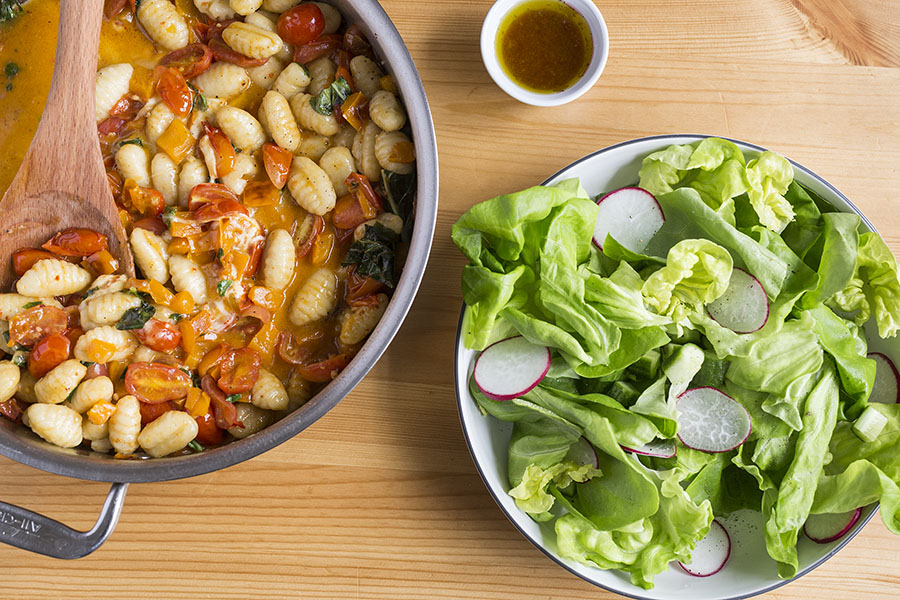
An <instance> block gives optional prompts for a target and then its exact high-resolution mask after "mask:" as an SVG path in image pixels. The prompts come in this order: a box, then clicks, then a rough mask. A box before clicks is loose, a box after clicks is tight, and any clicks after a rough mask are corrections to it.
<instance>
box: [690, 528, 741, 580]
mask: <svg viewBox="0 0 900 600" xmlns="http://www.w3.org/2000/svg"><path fill="white" fill-rule="evenodd" d="M730 556H731V536H729V535H728V531H727V530H726V529H725V526H724V525H722V524H721V523H719V522H718V521H716V520H713V522H712V523H710V524H709V533H707V534H706V536H704V537H703V539H701V540H700V541H699V542H697V546H696V547H695V548H694V551H693V552H691V562H689V563H683V562H681V561H679V562H678V564H679V565H681V568H682V569H684V572H685V573H687V574H688V575H693V576H694V577H709V576H710V575H715V574H716V573H718V572H719V571H721V570H722V567H724V566H725V563H727V562H728V558H729V557H730Z"/></svg>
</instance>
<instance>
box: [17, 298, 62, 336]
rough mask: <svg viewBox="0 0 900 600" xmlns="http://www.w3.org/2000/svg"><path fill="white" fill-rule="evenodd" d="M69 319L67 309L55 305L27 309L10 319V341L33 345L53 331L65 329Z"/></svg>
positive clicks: (58, 331) (57, 331)
mask: <svg viewBox="0 0 900 600" xmlns="http://www.w3.org/2000/svg"><path fill="white" fill-rule="evenodd" d="M68 321H69V318H68V316H67V315H66V311H64V310H63V309H61V308H56V307H55V306H46V305H41V306H35V307H32V308H28V309H25V310H23V311H22V312H20V313H19V314H17V315H16V316H14V317H13V318H11V319H10V320H9V343H10V345H15V344H21V345H23V346H31V345H32V344H34V343H35V342H38V341H40V339H41V338H43V337H46V336H48V335H50V334H51V333H62V332H63V331H65V329H66V327H67V325H68Z"/></svg>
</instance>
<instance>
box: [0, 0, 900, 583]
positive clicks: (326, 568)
mask: <svg viewBox="0 0 900 600" xmlns="http://www.w3.org/2000/svg"><path fill="white" fill-rule="evenodd" d="M383 5H384V7H385V9H386V10H387V11H388V13H389V14H390V16H391V17H392V18H393V19H394V22H395V23H396V24H397V27H398V29H399V30H400V32H401V33H402V34H403V36H404V38H405V39H406V41H407V44H408V46H409V48H410V50H411V52H412V54H413V57H414V59H415V60H416V63H417V65H418V67H419V69H420V71H421V75H422V79H423V81H424V83H425V87H426V90H427V92H428V96H429V100H430V102H431V104H432V107H433V111H434V120H435V124H436V128H437V134H438V145H439V149H440V155H441V190H442V193H441V212H440V216H439V219H438V228H437V232H436V236H435V241H434V247H433V250H432V257H431V260H430V263H429V267H428V271H427V273H426V275H425V279H424V282H423V284H422V289H421V291H420V293H419V295H418V297H417V299H416V302H415V304H414V306H413V308H412V310H411V312H410V314H409V317H408V318H407V320H406V322H405V324H404V325H403V327H402V329H401V331H400V334H399V335H398V337H397V339H396V340H395V342H394V343H393V345H392V346H391V349H390V350H389V351H388V353H387V354H386V355H385V356H384V357H383V358H382V360H381V361H380V362H379V364H378V365H377V367H376V368H375V369H374V370H373V371H372V373H371V374H370V375H369V376H368V377H367V379H366V380H365V381H364V382H363V383H362V384H361V385H360V386H359V387H358V388H357V389H356V390H355V391H354V392H353V393H352V394H351V395H350V396H348V397H347V398H346V399H345V400H344V401H343V402H342V403H341V404H340V405H338V407H337V408H335V409H334V410H333V411H332V412H331V413H329V414H328V415H327V416H326V417H325V418H323V419H321V420H320V421H319V422H317V423H315V424H314V425H313V426H312V427H310V428H309V429H308V430H306V431H305V432H304V433H303V434H302V435H300V436H299V437H297V438H295V439H293V440H291V441H289V442H288V443H286V444H284V445H283V446H281V447H279V448H276V449H274V450H272V451H271V452H268V453H266V454H264V455H262V456H260V457H258V458H256V459H254V460H252V461H249V462H247V463H244V464H241V465H237V466H235V467H232V468H229V469H226V470H224V471H220V472H216V473H211V474H209V475H205V476H202V477H197V478H193V479H190V480H185V481H178V482H169V483H160V484H145V485H133V486H131V489H130V491H129V496H128V499H127V501H126V507H125V511H124V514H123V516H122V520H121V521H120V523H119V526H118V529H117V530H116V532H115V533H114V534H113V536H112V537H111V538H110V540H109V541H108V542H107V543H106V544H105V545H104V546H103V547H102V548H101V549H100V550H99V551H97V552H96V553H95V554H94V555H92V556H90V557H88V558H85V559H83V560H80V561H77V562H72V563H60V562H57V561H52V560H50V559H45V558H42V557H37V556H32V555H28V554H25V553H23V552H21V551H17V550H13V549H11V548H7V547H0V561H2V564H4V565H5V566H6V567H7V568H6V569H5V570H4V575H3V577H2V578H0V598H61V597H66V598H116V599H119V598H141V599H144V598H160V599H163V598H165V599H175V598H191V599H197V598H271V599H275V598H287V597H291V598H304V599H326V598H327V599H346V598H362V599H369V598H371V599H397V598H440V599H447V598H459V599H471V598H476V599H482V598H483V599H497V600H501V599H502V600H506V599H509V598H517V599H521V600H526V599H527V600H532V599H534V600H537V599H548V598H560V599H562V598H566V599H585V600H587V599H600V598H614V597H615V596H614V595H613V594H610V593H607V592H604V591H602V590H599V589H597V588H595V587H592V586H591V585H589V584H587V583H585V582H583V581H581V580H580V579H578V578H576V577H574V576H572V575H570V574H568V573H567V572H566V571H564V570H562V569H560V568H559V567H557V566H556V565H555V564H554V563H552V562H551V561H549V560H548V559H547V558H546V557H544V556H543V555H542V554H541V553H540V552H539V551H538V550H537V549H535V548H534V547H532V546H531V545H530V544H529V543H528V542H527V541H526V540H525V539H524V538H523V537H522V536H521V535H520V534H519V533H518V532H517V531H516V530H515V529H514V528H513V526H512V525H511V524H510V523H509V522H508V521H507V520H506V519H505V518H504V517H503V515H502V513H501V512H500V510H499V509H498V508H497V507H496V506H495V505H494V503H493V501H492V500H491V498H490V496H489V495H488V494H487V492H486V490H485V488H484V485H483V484H482V482H481V481H480V479H479V477H478V475H477V473H476V471H475V468H474V466H473V464H472V461H471V459H470V457H469V455H468V452H467V450H466V447H465V443H464V441H463V438H462V435H461V432H460V427H459V421H458V419H457V415H456V406H455V396H454V392H453V387H452V366H453V362H452V361H453V354H452V349H453V341H454V334H455V328H456V323H457V318H458V314H459V313H458V311H459V306H460V294H459V283H458V282H459V273H460V268H461V267H462V264H463V261H462V259H461V257H460V256H459V254H458V252H457V251H456V250H455V248H454V247H453V246H452V244H451V242H450V240H449V232H450V226H451V224H452V223H453V222H454V221H455V220H456V218H458V216H459V215H460V214H461V213H462V212H463V211H465V210H466V209H467V208H469V207H470V206H471V205H472V204H474V203H476V202H478V201H481V200H484V199H486V198H488V197H490V196H492V195H495V194H498V193H501V192H505V191H510V190H514V189H519V188H522V187H526V186H528V185H532V184H535V183H538V182H540V181H541V180H543V179H544V178H545V177H547V176H549V175H551V174H552V173H554V172H555V171H556V170H557V169H559V168H560V167H562V166H564V165H566V164H567V163H569V162H571V161H572V160H575V159H577V158H579V157H580V156H583V155H585V154H588V153H589V152H592V151H593V150H596V149H598V148H601V147H603V146H606V145H609V144H611V143H615V142H619V141H622V140H626V139H629V138H633V137H637V136H643V135H653V134H660V133H678V132H696V133H709V134H719V135H728V136H732V137H736V138H741V139H745V140H748V141H751V142H755V143H758V144H761V145H764V146H768V147H771V148H773V149H775V150H778V151H780V152H783V153H785V154H787V155H788V156H790V157H791V158H794V159H796V160H798V161H800V162H801V163H803V164H805V165H807V166H809V167H810V168H812V169H813V170H815V171H817V172H819V173H820V174H822V175H823V176H825V177H826V178H828V179H829V180H830V181H831V182H832V183H834V184H835V185H836V186H837V187H838V188H840V189H841V190H842V191H843V192H845V193H846V194H847V195H848V196H849V197H850V198H851V199H852V200H853V201H854V202H855V203H856V204H857V205H858V206H860V207H861V208H862V209H863V211H864V212H865V213H866V214H867V215H868V216H869V217H870V219H871V220H872V221H873V222H874V223H875V224H876V226H877V227H878V228H879V230H880V231H881V232H882V233H883V234H884V235H885V237H886V238H887V240H888V242H889V244H890V245H891V247H892V248H893V250H894V251H895V252H896V253H900V210H898V208H900V202H898V198H897V190H898V189H900V172H898V168H897V161H898V157H900V103H898V102H897V98H898V97H900V69H898V68H896V67H897V57H898V56H900V36H898V35H897V29H896V28H897V24H898V19H897V7H896V4H895V3H893V2H890V1H887V0H883V1H876V0H853V1H851V0H815V1H814V0H802V1H800V0H795V1H790V0H758V1H754V2H746V1H737V0H724V1H718V2H717V1H713V0H709V1H702V2H701V1H698V0H655V1H651V0H608V1H604V2H603V3H600V4H599V7H600V9H601V10H602V11H603V13H604V16H605V18H606V20H607V23H608V26H609V30H610V35H611V51H610V60H609V64H608V66H607V69H606V72H605V73H604V75H603V77H602V78H601V79H600V81H599V82H598V84H597V85H596V86H595V88H594V89H593V90H591V92H589V94H588V95H587V96H585V97H583V98H582V99H580V100H579V101H577V102H575V103H573V104H570V105H568V106H564V107H560V108H556V109H540V108H533V107H528V106H525V105H522V104H519V103H517V102H516V101H514V100H512V99H510V98H509V97H507V96H505V95H504V94H503V93H502V92H501V91H500V90H499V89H498V88H496V87H495V86H494V85H493V83H492V82H491V80H490V79H489V77H488V75H487V73H486V72H485V70H484V68H483V66H482V64H481V60H480V55H479V50H478V36H479V31H480V26H481V20H482V18H483V17H484V15H485V13H486V12H487V10H488V8H489V6H490V3H489V2H487V1H481V0H479V1H477V2H475V1H468V0H467V1H463V0H455V1H440V2H439V1H437V0H384V2H383ZM0 492H2V497H3V499H4V500H6V501H9V502H14V503H18V504H23V505H26V506H28V507H30V508H33V509H36V510H40V511H45V512H47V513H48V514H50V515H51V516H53V517H56V518H59V519H61V520H63V521H65V522H67V523H70V524H73V525H76V526H80V527H88V526H89V525H90V524H91V523H92V522H93V520H94V518H95V516H96V513H97V510H98V509H99V506H100V504H101V502H102V498H103V495H104V494H105V492H106V486H105V485H102V484H95V483H84V482H78V481H74V480H68V479H63V478H60V477H55V476H52V475H48V474H44V473H41V472H39V471H35V470H33V469H30V468H28V467H24V466H22V465H18V464H15V463H12V462H10V461H8V460H5V459H3V460H0ZM898 581H900V540H898V539H897V538H895V537H894V536H892V535H891V534H890V533H889V532H888V531H887V530H886V529H885V527H884V526H883V525H882V524H881V522H880V521H878V520H874V521H873V522H872V523H870V524H869V525H868V526H867V527H866V529H865V530H864V531H863V532H862V533H861V534H860V535H859V536H857V537H856V538H855V539H854V540H853V541H852V542H851V543H850V544H849V545H848V547H847V548H846V549H844V550H843V551H842V552H841V553H840V554H838V555H837V556H836V557H835V558H833V559H831V560H830V561H829V562H828V563H826V564H825V565H824V566H823V567H821V568H819V569H817V570H816V571H814V572H813V573H812V574H810V575H807V576H805V577H804V578H802V579H801V580H799V581H797V582H794V583H792V584H790V585H788V586H786V587H784V588H781V589H779V590H777V591H775V592H773V593H771V594H769V596H768V597H769V598H773V599H785V600H786V599H806V598H821V599H843V598H848V597H854V598H865V599H869V598H895V597H896V596H897V583H898Z"/></svg>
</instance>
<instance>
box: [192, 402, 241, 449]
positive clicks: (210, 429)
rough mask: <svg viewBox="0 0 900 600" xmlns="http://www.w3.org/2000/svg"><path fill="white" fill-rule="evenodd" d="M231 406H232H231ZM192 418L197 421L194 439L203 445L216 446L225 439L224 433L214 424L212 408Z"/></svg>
mask: <svg viewBox="0 0 900 600" xmlns="http://www.w3.org/2000/svg"><path fill="white" fill-rule="evenodd" d="M229 404H230V403H229ZM232 408H234V407H233V406H232ZM194 420H195V421H197V437H195V438H194V439H195V440H197V441H198V442H200V443H201V444H203V445H204V446H218V445H219V444H221V443H222V441H223V440H224V439H225V435H224V433H223V432H222V430H221V429H219V427H218V425H216V418H215V417H214V416H213V414H212V409H210V411H209V412H207V413H206V414H205V415H202V416H200V417H194Z"/></svg>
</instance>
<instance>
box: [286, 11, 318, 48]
mask: <svg viewBox="0 0 900 600" xmlns="http://www.w3.org/2000/svg"><path fill="white" fill-rule="evenodd" d="M323 31H325V15H323V14H322V9H320V8H319V7H318V6H316V5H315V4H313V3H312V2H310V3H306V4H301V5H299V6H295V7H294V8H290V9H288V10H286V11H284V12H283V13H281V16H280V17H278V35H280V36H281V39H283V40H284V41H285V42H287V43H288V44H293V45H295V46H302V45H303V44H306V43H308V42H311V41H313V40H314V39H316V38H318V37H319V36H320V35H322V32H323Z"/></svg>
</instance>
